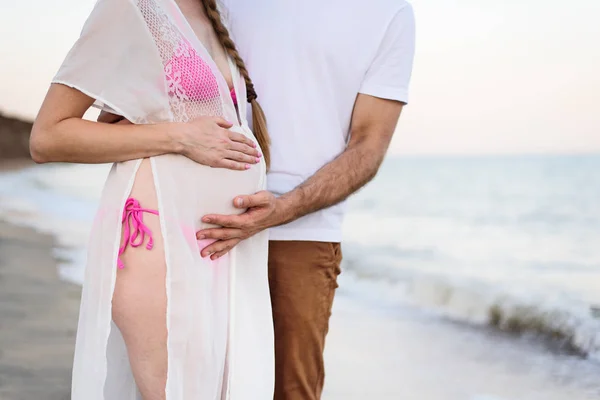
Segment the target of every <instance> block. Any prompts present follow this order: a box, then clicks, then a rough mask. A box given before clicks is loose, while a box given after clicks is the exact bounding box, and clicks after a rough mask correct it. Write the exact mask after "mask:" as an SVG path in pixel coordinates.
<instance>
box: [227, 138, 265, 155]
mask: <svg viewBox="0 0 600 400" xmlns="http://www.w3.org/2000/svg"><path fill="white" fill-rule="evenodd" d="M229 150H233V151H237V152H240V153H243V154H245V155H248V156H250V157H254V158H256V157H262V154H260V152H259V151H258V149H255V148H254V147H250V146H248V145H247V144H243V143H240V142H234V141H231V143H230V145H229Z"/></svg>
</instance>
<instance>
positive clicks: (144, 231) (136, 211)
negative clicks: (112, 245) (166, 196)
mask: <svg viewBox="0 0 600 400" xmlns="http://www.w3.org/2000/svg"><path fill="white" fill-rule="evenodd" d="M145 212H146V213H150V214H154V215H158V211H155V210H149V209H147V208H142V207H141V206H140V202H139V201H137V200H136V199H134V198H133V197H130V198H128V199H127V201H126V202H125V208H124V209H123V221H122V222H123V225H124V228H123V245H122V246H121V248H120V249H119V258H118V260H117V266H118V267H119V269H123V268H125V265H123V261H121V254H123V253H124V252H125V249H126V248H127V246H128V245H130V246H131V247H138V246H141V245H142V244H143V243H144V240H145V238H146V235H148V244H147V245H146V249H148V250H152V247H154V240H153V239H152V231H151V230H150V229H148V227H147V226H146V225H145V224H144V214H143V213H145ZM130 225H131V227H130Z"/></svg>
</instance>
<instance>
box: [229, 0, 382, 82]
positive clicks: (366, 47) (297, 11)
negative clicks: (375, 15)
mask: <svg viewBox="0 0 600 400" xmlns="http://www.w3.org/2000/svg"><path fill="white" fill-rule="evenodd" d="M363 3H366V2H363ZM227 4H228V8H229V10H228V13H229V24H230V26H231V30H232V32H233V35H234V37H235V40H236V44H237V46H238V48H239V49H240V51H241V53H242V54H244V55H246V56H247V58H249V60H248V61H249V62H250V63H255V62H259V63H260V61H259V60H257V58H262V59H264V60H269V61H272V60H275V59H282V60H285V59H294V60H296V61H297V62H299V63H304V62H312V63H325V64H326V65H329V66H332V67H336V68H338V67H340V66H345V68H349V69H356V70H357V71H360V70H364V69H365V68H366V67H367V66H368V64H369V62H370V59H371V58H372V55H373V54H374V53H375V51H376V46H377V42H378V40H379V37H380V35H379V32H377V31H374V30H373V29H369V28H370V27H371V28H372V27H373V21H372V16H371V15H369V14H372V10H370V9H369V8H368V7H367V6H364V5H361V4H360V3H358V2H356V4H358V5H355V2H353V1H350V2H349V1H347V0H324V1H318V0H304V1H292V0H253V1H247V0H228V1H227Z"/></svg>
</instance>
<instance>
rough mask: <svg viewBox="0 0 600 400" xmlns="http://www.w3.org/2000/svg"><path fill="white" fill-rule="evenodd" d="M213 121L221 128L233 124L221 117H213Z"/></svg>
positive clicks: (229, 126) (226, 127)
mask: <svg viewBox="0 0 600 400" xmlns="http://www.w3.org/2000/svg"><path fill="white" fill-rule="evenodd" d="M213 121H215V122H216V124H217V125H219V126H220V127H221V128H225V129H229V128H231V127H232V126H233V124H232V123H231V122H229V121H227V120H225V119H223V118H221V117H213Z"/></svg>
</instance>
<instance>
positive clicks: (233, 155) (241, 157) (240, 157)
mask: <svg viewBox="0 0 600 400" xmlns="http://www.w3.org/2000/svg"><path fill="white" fill-rule="evenodd" d="M225 158H227V159H229V160H233V161H239V162H243V163H246V164H258V163H259V162H260V158H258V157H253V156H249V155H247V154H244V153H240V152H239V151H233V150H227V151H226V152H225Z"/></svg>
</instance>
